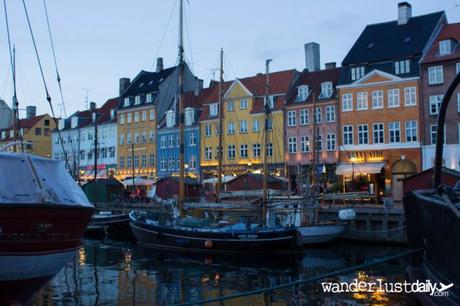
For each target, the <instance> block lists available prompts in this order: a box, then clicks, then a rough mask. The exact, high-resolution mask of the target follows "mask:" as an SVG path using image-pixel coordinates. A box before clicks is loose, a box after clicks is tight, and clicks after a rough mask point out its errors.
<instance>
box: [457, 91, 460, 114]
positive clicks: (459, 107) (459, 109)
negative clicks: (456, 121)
mask: <svg viewBox="0 0 460 306" xmlns="http://www.w3.org/2000/svg"><path fill="white" fill-rule="evenodd" d="M457 113H460V91H459V92H457Z"/></svg>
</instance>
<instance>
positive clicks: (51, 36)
mask: <svg viewBox="0 0 460 306" xmlns="http://www.w3.org/2000/svg"><path fill="white" fill-rule="evenodd" d="M43 8H44V10H45V16H46V24H47V25H48V35H49V38H50V43H51V50H52V52H53V60H54V68H55V70H56V80H57V83H58V87H59V93H60V96H61V105H62V110H63V111H64V117H65V118H67V110H66V107H65V100H64V93H63V91H62V85H61V75H60V73H59V69H58V64H57V60H56V51H55V48H54V40H53V35H52V34H51V25H50V19H49V16H48V8H47V6H46V0H43ZM69 136H70V130H69ZM70 148H71V150H72V154H73V161H74V165H75V159H76V156H77V155H76V153H75V146H74V143H73V140H72V137H70ZM74 170H75V169H74Z"/></svg>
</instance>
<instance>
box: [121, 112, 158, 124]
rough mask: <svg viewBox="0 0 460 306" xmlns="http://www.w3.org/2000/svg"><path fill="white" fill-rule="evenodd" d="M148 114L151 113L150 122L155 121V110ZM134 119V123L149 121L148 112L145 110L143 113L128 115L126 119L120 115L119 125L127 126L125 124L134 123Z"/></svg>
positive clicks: (123, 115)
mask: <svg viewBox="0 0 460 306" xmlns="http://www.w3.org/2000/svg"><path fill="white" fill-rule="evenodd" d="M148 113H149V116H148V120H150V121H153V120H155V110H153V109H151V110H150V111H149V112H148ZM133 117H134V118H133ZM125 119H126V121H125ZM133 119H134V122H139V121H147V111H146V110H144V111H141V112H132V113H126V118H125V114H119V115H118V123H120V124H125V122H126V123H128V124H130V123H131V122H133Z"/></svg>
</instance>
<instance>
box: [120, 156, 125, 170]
mask: <svg viewBox="0 0 460 306" xmlns="http://www.w3.org/2000/svg"><path fill="white" fill-rule="evenodd" d="M124 167H125V157H124V156H120V168H124Z"/></svg>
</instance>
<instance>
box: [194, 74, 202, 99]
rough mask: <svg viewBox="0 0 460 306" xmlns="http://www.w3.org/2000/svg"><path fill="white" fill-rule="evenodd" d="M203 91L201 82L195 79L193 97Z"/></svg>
mask: <svg viewBox="0 0 460 306" xmlns="http://www.w3.org/2000/svg"><path fill="white" fill-rule="evenodd" d="M202 90H203V80H201V79H199V78H197V77H195V96H198V95H199V94H200V92H201V91H202Z"/></svg>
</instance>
